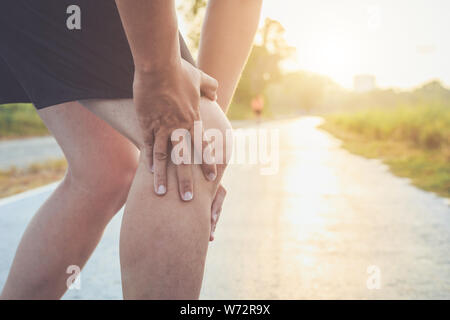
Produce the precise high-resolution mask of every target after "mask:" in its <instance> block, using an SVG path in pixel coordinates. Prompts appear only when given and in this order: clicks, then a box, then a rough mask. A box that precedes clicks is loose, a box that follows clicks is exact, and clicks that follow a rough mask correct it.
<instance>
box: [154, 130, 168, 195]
mask: <svg viewBox="0 0 450 320" xmlns="http://www.w3.org/2000/svg"><path fill="white" fill-rule="evenodd" d="M168 144H169V135H168V134H167V133H165V132H163V131H158V132H157V133H156V134H155V145H154V147H153V168H154V176H153V178H154V184H155V192H156V194H159V195H163V194H165V193H166V191H167V161H168V158H169V153H168Z"/></svg>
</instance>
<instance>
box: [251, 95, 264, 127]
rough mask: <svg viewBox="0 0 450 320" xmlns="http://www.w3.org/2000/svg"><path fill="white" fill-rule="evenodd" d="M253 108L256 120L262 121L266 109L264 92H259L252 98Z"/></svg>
mask: <svg viewBox="0 0 450 320" xmlns="http://www.w3.org/2000/svg"><path fill="white" fill-rule="evenodd" d="M251 105H252V110H253V113H254V114H255V116H256V121H257V122H258V123H259V122H260V121H261V114H262V111H263V109H264V97H263V95H262V94H259V95H258V96H256V97H255V98H253V99H252V103H251Z"/></svg>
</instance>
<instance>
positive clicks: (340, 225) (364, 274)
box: [0, 117, 450, 299]
mask: <svg viewBox="0 0 450 320" xmlns="http://www.w3.org/2000/svg"><path fill="white" fill-rule="evenodd" d="M320 121H321V120H320V118H314V117H305V118H300V119H297V120H290V121H287V120H286V121H278V122H270V123H264V124H262V125H261V128H267V129H279V130H280V166H279V171H278V172H277V173H276V174H274V175H261V174H260V169H261V168H260V166H258V165H238V164H235V165H232V166H231V168H230V170H228V172H227V174H226V176H225V178H224V184H225V185H226V187H227V189H228V198H227V201H226V203H225V205H224V210H223V214H222V218H221V221H220V225H219V226H218V229H217V232H216V238H217V240H216V241H215V242H214V243H213V244H211V246H210V250H209V252H208V258H207V264H206V266H207V268H206V272H205V278H204V286H203V290H202V294H201V298H204V299H353V298H355V299H397V298H398V299H411V298H412V299H418V298H420V299H431V298H438V299H443V298H446V299H449V298H450V208H449V206H448V203H446V202H445V201H444V199H442V198H439V197H437V196H435V195H434V194H432V193H428V192H424V191H421V190H419V189H417V188H415V187H413V186H412V185H410V183H409V182H408V180H406V179H401V178H398V177H395V176H393V175H392V174H391V173H390V172H389V171H388V169H387V167H386V166H384V165H382V164H381V163H380V162H379V161H377V160H368V159H365V158H362V157H358V156H355V155H352V154H350V153H348V152H347V151H345V150H343V149H341V148H340V147H339V145H340V143H339V141H338V140H336V139H334V138H333V137H331V136H330V135H329V134H327V133H325V132H323V131H321V130H319V129H317V125H318V124H319V123H320ZM52 188H54V186H50V187H46V188H43V189H40V190H37V191H32V192H31V193H29V194H28V195H19V196H16V197H12V198H8V199H6V200H0V257H1V260H0V287H1V286H2V285H3V283H4V281H5V278H6V276H7V270H8V267H9V265H10V263H11V260H12V258H13V254H14V249H15V247H16V246H17V242H18V241H19V237H20V234H21V233H22V232H23V230H24V228H25V225H26V223H27V221H28V220H29V219H30V217H31V215H32V213H33V211H35V210H36V209H37V207H38V206H39V205H40V204H41V203H42V202H43V201H44V199H45V197H46V196H47V195H48V194H49V193H50V192H51V190H52ZM120 221H121V214H119V215H117V216H116V217H115V218H114V219H113V221H112V222H111V224H110V225H109V226H108V228H107V230H106V232H105V234H104V237H103V239H102V241H101V243H100V245H99V247H98V248H97V250H96V251H95V252H94V254H93V256H92V258H91V259H90V261H89V262H88V264H87V266H86V267H85V269H84V270H83V272H82V275H81V289H80V290H71V291H69V292H68V293H67V294H66V295H65V299H80V298H82V299H121V297H122V295H121V290H120V271H119V258H118V241H119V227H120Z"/></svg>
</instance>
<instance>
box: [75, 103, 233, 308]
mask: <svg viewBox="0 0 450 320" xmlns="http://www.w3.org/2000/svg"><path fill="white" fill-rule="evenodd" d="M83 104H84V105H86V106H87V108H89V109H90V110H91V111H93V112H94V113H95V114H97V115H98V116H99V117H100V118H102V119H104V120H105V121H107V122H109V123H110V124H111V125H112V126H113V127H114V128H115V129H117V130H118V131H120V132H122V134H124V135H125V136H127V137H128V138H129V139H130V140H131V141H133V142H134V143H135V144H136V145H137V146H138V147H139V146H141V145H142V139H141V137H140V131H139V127H138V123H137V120H136V115H135V113H134V106H133V104H132V101H131V100H111V101H106V100H97V101H94V100H91V101H85V102H83ZM200 109H201V116H202V119H203V125H204V127H205V128H217V129H219V130H221V131H222V132H223V133H225V130H226V129H228V128H230V127H229V123H228V121H227V120H226V117H225V115H224V114H223V112H222V111H221V110H220V107H219V106H218V105H217V104H216V103H215V102H214V103H213V102H211V101H209V100H206V99H202V102H201V105H200ZM223 169H224V166H221V168H219V174H221V173H222V172H223ZM193 175H194V199H193V200H192V201H191V202H188V203H186V202H182V201H181V200H180V197H179V195H178V191H177V183H176V170H175V168H174V166H173V165H170V166H169V168H168V192H167V194H166V195H165V196H163V197H159V196H157V195H155V193H154V192H153V175H152V174H151V173H150V172H149V170H148V169H147V166H146V165H145V164H144V162H143V160H142V159H140V161H139V166H138V169H137V173H136V176H135V179H134V180H133V184H132V186H131V189H130V193H129V195H128V199H127V203H126V207H125V214H124V217H123V223H122V229H121V239H120V259H121V267H122V282H123V293H124V298H128V299H196V298H198V295H199V292H200V288H201V282H202V278H203V269H204V262H205V257H206V252H207V247H208V240H209V233H210V210H211V203H212V200H213V196H214V194H215V190H216V188H217V183H218V181H219V179H218V180H217V181H216V182H214V183H213V182H208V181H206V179H205V178H204V176H203V174H202V173H201V171H200V169H199V168H198V166H195V167H194V168H193Z"/></svg>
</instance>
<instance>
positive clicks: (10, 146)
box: [0, 136, 64, 170]
mask: <svg viewBox="0 0 450 320" xmlns="http://www.w3.org/2000/svg"><path fill="white" fill-rule="evenodd" d="M63 157H64V155H63V153H62V151H61V149H60V148H59V146H58V144H57V143H56V141H55V139H54V138H53V137H51V136H46V137H36V138H27V139H13V140H5V141H0V169H3V170H4V169H8V168H9V167H11V166H16V167H18V168H24V167H27V166H28V165H30V164H32V163H34V162H43V161H46V160H49V159H59V158H63Z"/></svg>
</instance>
